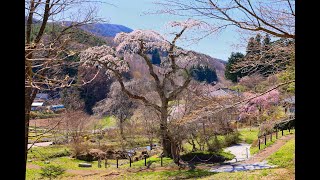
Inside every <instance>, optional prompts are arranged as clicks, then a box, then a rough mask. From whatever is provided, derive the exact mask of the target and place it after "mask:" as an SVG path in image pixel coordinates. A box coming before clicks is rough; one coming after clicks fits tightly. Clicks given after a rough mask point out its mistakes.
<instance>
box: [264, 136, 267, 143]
mask: <svg viewBox="0 0 320 180" xmlns="http://www.w3.org/2000/svg"><path fill="white" fill-rule="evenodd" d="M264 145H267V135H266V134H264Z"/></svg>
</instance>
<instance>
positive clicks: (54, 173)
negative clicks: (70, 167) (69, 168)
mask: <svg viewBox="0 0 320 180" xmlns="http://www.w3.org/2000/svg"><path fill="white" fill-rule="evenodd" d="M65 171H66V170H65V169H64V168H62V167H60V166H55V165H48V166H45V167H42V168H41V172H40V175H41V176H42V177H44V178H49V179H52V178H56V177H58V176H60V175H61V174H63V173H64V172H65Z"/></svg>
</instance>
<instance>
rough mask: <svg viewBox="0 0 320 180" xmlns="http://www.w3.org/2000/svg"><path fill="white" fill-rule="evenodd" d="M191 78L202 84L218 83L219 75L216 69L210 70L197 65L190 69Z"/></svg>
mask: <svg viewBox="0 0 320 180" xmlns="http://www.w3.org/2000/svg"><path fill="white" fill-rule="evenodd" d="M190 72H191V76H192V77H193V78H194V79H195V80H197V81H200V82H207V83H213V82H214V81H218V76H217V73H216V71H215V70H214V69H210V68H209V67H208V66H203V65H197V66H193V67H192V68H191V69H190Z"/></svg>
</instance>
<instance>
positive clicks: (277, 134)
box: [276, 128, 278, 139]
mask: <svg viewBox="0 0 320 180" xmlns="http://www.w3.org/2000/svg"><path fill="white" fill-rule="evenodd" d="M276 139H278V128H277V129H276Z"/></svg>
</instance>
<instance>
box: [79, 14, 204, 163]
mask: <svg viewBox="0 0 320 180" xmlns="http://www.w3.org/2000/svg"><path fill="white" fill-rule="evenodd" d="M200 24H201V23H200V22H198V21H194V20H190V19H189V20H187V21H185V22H173V23H171V26H172V27H177V28H180V29H181V30H180V31H179V32H177V33H176V34H175V36H174V39H173V40H172V41H171V42H169V41H167V40H166V39H165V38H164V37H162V36H161V35H160V34H158V33H157V32H155V31H151V30H135V31H133V32H131V33H118V34H117V35H116V37H115V39H114V41H115V42H116V43H117V44H118V45H117V46H116V47H115V48H113V47H110V46H106V45H103V46H98V47H91V48H88V49H87V50H85V51H83V52H82V53H81V54H80V59H81V62H82V63H83V64H84V65H91V66H92V65H94V66H98V67H104V68H105V69H106V70H107V73H109V74H110V75H111V76H113V77H115V79H116V80H117V81H118V83H119V84H120V87H121V90H122V91H123V92H124V93H125V94H126V95H127V96H128V97H130V98H133V99H136V100H140V101H141V102H143V103H144V105H146V106H149V107H152V108H154V109H155V110H156V111H157V112H158V113H159V114H160V124H159V125H160V134H161V141H162V146H163V153H164V155H165V156H166V157H173V158H174V160H175V162H176V161H177V159H178V158H177V157H178V154H177V153H176V152H177V151H176V150H175V147H177V146H176V144H175V143H176V142H175V141H174V138H172V133H173V132H172V133H171V132H170V130H169V128H168V115H169V112H168V107H169V104H168V103H169V101H173V100H175V99H177V95H178V94H179V93H181V92H182V91H183V90H184V89H186V88H187V87H188V85H189V83H190V81H191V76H190V73H189V71H188V69H187V65H188V63H190V62H191V61H192V60H194V59H195V56H194V54H193V53H192V52H191V51H185V50H183V49H181V48H177V46H176V41H177V40H178V39H179V38H180V37H181V36H182V34H183V33H184V32H185V31H186V30H187V29H190V28H193V27H198V26H199V25H200ZM154 49H158V50H160V51H164V52H168V57H167V58H164V59H163V62H161V66H162V68H161V69H156V68H155V66H154V65H153V64H152V62H151V60H150V58H149V57H148V56H147V54H148V52H150V51H152V50H154ZM124 55H129V56H132V57H134V56H133V55H139V56H140V57H141V58H142V59H143V63H144V64H145V65H146V66H147V67H148V73H149V74H148V75H147V76H150V78H151V80H152V81H153V83H152V84H153V87H152V88H153V90H154V92H156V94H157V95H156V96H155V97H153V99H157V101H152V100H151V99H150V98H147V97H146V96H144V95H141V94H138V93H137V92H134V91H132V90H131V89H130V88H128V87H126V85H125V83H124V78H123V76H122V72H127V71H129V69H130V67H129V64H128V62H127V61H125V60H124V58H123V57H124ZM131 59H134V58H131Z"/></svg>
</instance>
